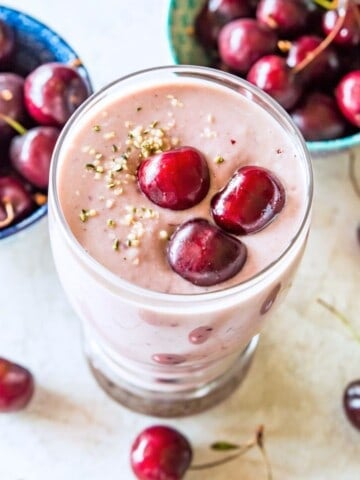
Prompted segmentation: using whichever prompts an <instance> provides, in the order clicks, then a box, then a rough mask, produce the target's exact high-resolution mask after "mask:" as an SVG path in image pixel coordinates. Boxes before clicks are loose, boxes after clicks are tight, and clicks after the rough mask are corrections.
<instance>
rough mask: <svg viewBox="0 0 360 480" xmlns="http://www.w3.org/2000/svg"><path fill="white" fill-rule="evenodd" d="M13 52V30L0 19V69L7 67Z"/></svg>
mask: <svg viewBox="0 0 360 480" xmlns="http://www.w3.org/2000/svg"><path fill="white" fill-rule="evenodd" d="M14 51H15V34H14V31H13V29H12V28H11V27H10V26H9V25H8V24H7V23H6V22H4V21H3V20H1V19H0V67H2V68H3V67H4V66H7V65H8V63H9V61H10V60H11V57H12V56H13V54H14Z"/></svg>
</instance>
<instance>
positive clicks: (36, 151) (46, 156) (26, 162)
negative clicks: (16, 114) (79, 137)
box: [10, 127, 60, 190]
mask: <svg viewBox="0 0 360 480" xmlns="http://www.w3.org/2000/svg"><path fill="white" fill-rule="evenodd" d="M59 134H60V130H58V129H57V128H55V127H34V128H32V129H30V130H28V131H27V132H26V133H24V134H23V135H17V136H16V137H14V138H13V139H12V140H11V144H10V160H11V164H12V165H13V167H14V168H15V170H17V171H18V172H19V173H20V175H22V176H23V177H24V178H25V179H26V180H28V181H29V182H30V183H31V184H32V185H35V187H38V188H41V189H43V190H45V189H46V188H47V187H48V184H49V171H50V162H51V156H52V153H53V150H54V146H55V143H56V140H57V138H58V136H59Z"/></svg>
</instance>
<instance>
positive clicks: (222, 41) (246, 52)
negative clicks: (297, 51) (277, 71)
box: [218, 18, 277, 74]
mask: <svg viewBox="0 0 360 480" xmlns="http://www.w3.org/2000/svg"><path fill="white" fill-rule="evenodd" d="M276 43H277V37H276V34H275V33H274V32H273V31H271V30H270V29H268V28H267V27H264V26H262V25H260V24H259V23H258V22H257V21H256V20H254V19H253V18H240V19H238V20H233V21H232V22H229V23H227V24H226V25H225V26H224V27H223V28H222V29H221V31H220V34H219V41H218V47H219V55H220V58H221V60H222V62H224V64H225V65H227V66H228V67H230V68H231V69H233V70H234V71H236V72H239V73H241V74H246V73H247V72H248V70H249V68H250V67H251V66H252V65H253V64H254V63H255V62H256V60H258V59H259V58H260V57H262V56H263V55H267V54H270V53H273V52H274V51H275V48H276Z"/></svg>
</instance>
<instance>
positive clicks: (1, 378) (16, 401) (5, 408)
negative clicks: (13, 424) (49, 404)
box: [0, 358, 34, 413]
mask: <svg viewBox="0 0 360 480" xmlns="http://www.w3.org/2000/svg"><path fill="white" fill-rule="evenodd" d="M33 393H34V379H33V376H32V374H31V373H30V372H29V370H27V369H26V368H24V367H22V366H21V365H17V364H16V363H13V362H10V361H9V360H6V359H5V358H0V412H1V413H7V412H16V411H18V410H22V409H23V408H25V407H26V406H27V405H28V403H29V402H30V400H31V398H32V396H33Z"/></svg>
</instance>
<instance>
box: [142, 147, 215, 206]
mask: <svg viewBox="0 0 360 480" xmlns="http://www.w3.org/2000/svg"><path fill="white" fill-rule="evenodd" d="M138 182H139V187H140V189H141V191H142V192H143V193H144V194H145V195H146V196H147V197H148V198H149V199H150V200H151V201H152V202H153V203H155V204H156V205H159V206H160V207H164V208H169V209H171V210H184V209H186V208H190V207H193V206H194V205H196V204H197V203H199V202H200V201H201V200H202V199H203V198H204V197H205V196H206V194H207V192H208V190H209V186H210V173H209V168H208V165H207V162H206V159H205V157H204V156H203V155H202V154H201V152H199V151H198V150H197V149H195V148H192V147H187V146H184V147H179V148H176V149H173V150H169V151H166V152H162V153H158V154H155V155H152V156H151V157H149V158H147V159H146V160H143V161H142V163H141V164H140V167H139V169H138Z"/></svg>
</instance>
